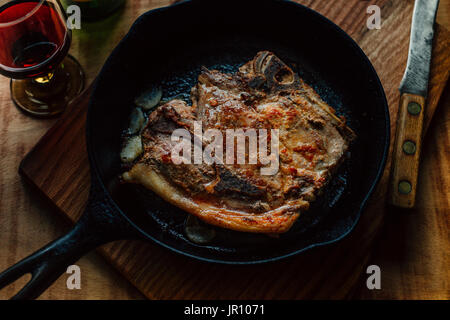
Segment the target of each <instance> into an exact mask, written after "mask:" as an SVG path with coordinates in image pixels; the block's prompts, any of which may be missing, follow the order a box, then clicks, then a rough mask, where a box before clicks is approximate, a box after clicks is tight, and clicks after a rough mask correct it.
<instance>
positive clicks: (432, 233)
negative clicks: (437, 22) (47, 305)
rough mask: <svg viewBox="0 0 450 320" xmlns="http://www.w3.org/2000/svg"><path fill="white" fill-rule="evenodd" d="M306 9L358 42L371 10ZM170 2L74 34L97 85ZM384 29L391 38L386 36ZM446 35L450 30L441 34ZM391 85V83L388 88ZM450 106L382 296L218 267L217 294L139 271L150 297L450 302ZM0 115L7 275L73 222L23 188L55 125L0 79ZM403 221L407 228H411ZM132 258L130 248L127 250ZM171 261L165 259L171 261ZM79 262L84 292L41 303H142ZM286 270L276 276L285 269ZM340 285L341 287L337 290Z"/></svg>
mask: <svg viewBox="0 0 450 320" xmlns="http://www.w3.org/2000/svg"><path fill="white" fill-rule="evenodd" d="M301 2H302V3H305V4H307V5H310V6H312V7H314V6H315V7H316V9H319V11H321V12H323V13H325V14H326V15H327V16H329V17H331V18H332V19H334V21H336V22H337V23H338V24H340V25H341V27H343V28H344V29H346V30H347V31H348V32H349V33H350V34H351V35H353V36H355V35H356V33H357V31H358V26H361V25H362V24H363V23H364V22H365V19H366V15H365V14H364V10H365V8H366V7H367V2H362V1H361V2H358V3H355V4H354V6H352V5H348V6H343V7H341V8H343V9H342V10H335V7H334V5H336V6H337V5H343V4H348V3H349V2H348V1H301ZM374 2H376V1H374ZM400 2H401V4H402V6H400V8H403V9H399V6H394V5H393V2H392V1H379V3H380V5H382V6H383V16H384V15H385V12H389V13H390V14H389V15H386V16H387V17H389V18H387V19H394V20H395V21H397V20H398V21H400V20H401V19H400V18H401V17H400V16H399V15H401V14H406V13H405V12H406V11H404V9H405V8H407V9H408V10H410V8H411V6H412V2H411V1H408V0H405V1H400ZM330 3H331V4H330ZM377 3H378V2H377ZM163 4H166V1H131V0H130V1H128V3H127V6H126V8H125V10H124V11H122V12H121V13H117V14H116V15H115V16H113V17H111V18H108V19H107V20H106V21H103V22H99V23H92V24H89V25H87V24H86V25H85V26H84V27H83V29H82V30H81V31H79V32H75V35H74V44H73V46H72V54H73V55H75V56H76V57H77V58H78V59H79V60H80V62H81V63H82V65H83V66H84V67H85V70H86V72H87V75H88V81H92V79H93V78H94V77H95V75H96V74H97V73H98V70H99V68H100V67H101V65H102V63H103V61H104V59H105V58H106V56H107V55H108V54H109V52H110V51H111V49H112V48H113V47H114V46H115V44H116V43H117V41H118V40H119V39H120V38H121V37H122V36H123V35H124V33H125V32H126V31H127V30H128V28H129V26H130V24H131V22H132V21H133V20H134V19H135V18H136V17H137V16H138V15H139V14H141V13H143V12H145V11H146V10H147V9H149V8H152V7H157V6H161V5H163ZM449 4H450V2H449V1H441V8H440V13H439V18H440V19H448V12H449V11H450V10H449ZM389 10H391V11H389ZM396 10H397V11H396ZM336 11H337V12H336ZM119 18H120V19H119ZM394 20H393V21H394ZM441 21H442V22H444V23H445V22H446V21H447V22H446V23H447V26H448V25H449V24H448V20H441ZM388 22H389V21H388ZM385 23H387V22H385ZM105 26H106V28H105ZM102 30H103V31H102ZM380 31H383V29H381V30H380ZM370 32H372V31H367V33H370ZM440 32H444V31H442V30H441V31H440ZM400 33H401V32H400V31H399V28H397V27H393V28H392V30H389V32H388V34H387V35H389V36H387V37H384V38H383V41H386V42H390V41H398V35H399V34H400ZM355 38H356V37H355ZM356 40H357V41H358V42H359V43H360V44H361V46H362V47H363V49H364V50H365V51H366V52H373V53H376V52H377V48H376V46H377V43H373V41H370V40H371V39H370V37H369V36H367V35H364V34H361V35H360V38H357V39H356ZM399 42H401V41H399ZM399 42H397V43H399ZM378 45H379V44H378ZM374 46H375V47H374ZM406 49H407V48H406V46H405V47H403V46H397V47H396V49H395V50H393V51H392V52H390V53H388V54H386V55H385V56H383V57H382V58H383V59H381V58H380V60H379V61H380V64H379V65H378V66H376V68H377V70H379V68H383V66H384V65H382V64H381V61H384V63H385V64H387V63H386V61H389V59H390V58H391V57H392V56H394V55H396V54H401V55H404V59H405V63H406V55H405V52H406V51H407V50H406ZM434 68H435V69H436V70H441V69H443V70H448V69H449V67H448V65H445V61H439V63H435V65H434ZM445 68H446V69H445ZM402 72H403V70H401V68H399V70H392V74H391V75H388V74H386V75H385V77H386V78H385V79H383V78H382V81H383V83H391V85H390V86H388V87H386V86H385V89H386V92H387V93H388V98H389V100H390V101H395V98H396V97H397V98H398V92H396V86H398V84H395V81H397V80H398V82H399V79H397V78H401V74H402ZM390 77H392V78H390ZM386 79H392V80H391V81H386ZM394 80H395V81H394ZM437 81H438V80H437ZM441 81H442V80H441ZM438 82H439V81H438ZM432 88H433V90H436V94H433V95H432V97H437V96H439V92H438V91H442V90H443V87H442V86H434V85H432ZM435 88H436V89H435ZM448 92H449V90H448V89H447V90H446V91H445V95H446V96H448ZM397 103H398V102H397ZM429 103H430V102H429ZM448 103H449V101H448V99H447V100H446V101H445V102H443V103H441V107H440V109H441V110H440V111H438V114H439V115H440V116H439V117H437V118H435V120H434V122H433V124H432V126H431V127H430V132H429V134H428V136H427V137H426V138H425V140H424V145H425V147H424V148H425V149H424V150H425V151H424V152H425V153H426V154H427V156H426V157H424V161H423V168H422V171H421V175H420V177H419V179H420V180H419V181H421V183H420V186H419V190H418V208H417V209H416V211H415V212H414V214H413V215H404V214H403V213H401V212H399V211H391V212H389V215H388V219H387V222H388V223H386V227H385V228H384V229H383V231H382V233H381V235H382V236H380V238H379V244H378V248H379V249H378V250H377V251H376V254H375V255H374V256H373V257H372V259H371V260H370V262H371V263H372V262H373V263H376V264H378V265H380V267H381V268H382V276H383V285H382V287H383V290H380V291H379V292H369V291H368V290H367V289H365V288H364V286H363V287H360V288H356V289H355V290H352V288H349V287H348V284H349V283H353V284H358V283H359V284H364V283H365V279H364V277H363V276H362V275H363V270H359V272H355V271H354V270H347V272H345V270H340V271H339V272H337V273H335V274H333V271H332V269H330V272H331V274H330V277H328V278H326V279H324V278H321V279H318V278H317V279H316V278H313V279H311V281H309V283H308V285H307V286H305V287H295V284H296V283H295V282H289V281H284V282H280V283H279V284H278V285H277V286H276V287H268V286H267V284H264V283H259V284H258V285H257V286H255V285H253V286H252V285H251V283H249V282H248V281H242V282H241V283H237V282H236V280H234V282H233V279H230V278H229V277H230V275H231V273H225V274H223V273H221V272H222V271H223V270H221V269H220V268H215V269H214V270H213V272H215V273H219V274H221V275H222V276H223V277H222V281H220V282H219V283H210V284H209V287H208V286H206V287H203V290H202V287H201V286H197V287H192V286H191V287H189V286H188V288H189V289H190V290H187V289H186V286H185V285H184V284H183V283H179V282H177V280H179V279H180V278H175V279H173V280H172V281H168V282H166V281H158V279H160V278H159V275H158V274H156V275H154V274H153V275H148V274H144V273H142V272H141V273H139V272H136V273H135V274H133V275H132V276H133V277H134V278H135V279H137V280H138V281H143V282H145V281H148V279H146V278H148V277H152V279H153V281H152V282H150V283H149V284H148V287H149V288H151V289H152V290H153V292H158V293H159V294H154V295H153V296H152V295H150V297H151V298H164V297H167V294H168V293H170V294H171V295H172V296H171V297H174V298H191V297H198V296H201V295H205V294H207V293H213V294H216V295H217V293H218V292H219V293H221V294H220V295H219V297H233V298H239V297H241V298H242V297H252V296H253V297H255V296H258V295H259V296H261V293H264V295H262V296H263V297H265V298H273V297H282V296H283V293H284V292H288V295H290V297H292V298H295V297H297V298H298V297H313V298H318V297H319V298H320V297H321V298H327V297H328V298H343V297H347V298H348V297H356V298H358V297H360V298H385V297H388V298H448V297H449V289H448V288H449V286H448V276H449V275H448V269H449V268H448V266H449V264H448V257H447V256H446V252H448V249H449V248H448V246H449V245H448V221H449V220H448V213H449V211H450V210H449V204H448V185H449V177H448V172H449V171H448V159H449V154H448V119H449V118H448ZM442 104H444V105H445V104H446V106H447V108H444V107H442ZM442 110H443V111H442ZM0 113H1V114H0V117H1V122H0V130H1V133H2V141H1V142H0V150H1V155H2V157H1V159H0V161H1V167H0V201H1V203H0V205H1V211H0V244H1V248H0V269H4V268H6V267H7V266H9V265H12V264H13V263H14V262H16V261H18V260H19V259H21V258H23V257H24V256H25V255H27V254H29V253H31V252H32V251H34V250H36V249H38V248H39V247H41V246H42V245H44V244H45V243H47V242H48V241H50V240H52V239H54V238H55V237H57V236H58V235H61V234H62V233H63V232H64V231H66V230H67V224H65V223H64V221H62V219H61V220H58V219H57V218H56V216H55V215H54V212H52V210H51V208H50V207H49V206H47V205H46V204H45V203H43V202H42V201H41V200H40V197H38V196H36V195H35V193H34V192H33V190H30V189H29V188H28V187H27V185H26V184H24V183H22V181H21V179H20V178H19V177H18V175H17V169H18V164H19V162H20V160H21V159H22V158H23V156H24V155H25V154H26V153H27V152H28V151H29V150H30V149H31V148H32V146H33V145H34V144H35V143H36V142H37V140H38V138H39V137H40V136H41V135H42V134H43V133H44V132H45V131H46V130H47V129H48V128H49V127H51V126H52V125H53V124H54V122H55V120H35V119H31V118H28V117H26V116H24V115H23V114H21V113H20V112H19V111H18V110H16V109H15V108H14V107H13V106H12V103H11V102H10V97H9V92H8V80H7V79H4V78H2V79H0ZM79 116H80V117H81V116H82V114H81V113H80V115H79ZM429 120H430V119H428V120H426V123H429ZM427 121H428V122H427ZM80 130H82V128H80ZM72 143H73V146H74V147H75V148H74V149H75V150H76V148H78V147H77V146H79V144H78V143H77V141H72ZM49 151H51V150H49ZM66 157H67V161H71V162H73V163H77V161H80V159H79V157H80V154H79V153H76V152H75V153H73V154H69V155H67V156H66ZM85 188H87V185H85ZM85 193H86V190H85V189H80V192H79V194H78V197H81V198H82V197H83V194H85ZM81 198H80V199H81ZM75 199H78V198H75ZM379 199H380V198H377V197H376V196H375V197H374V199H373V200H372V201H373V202H377V200H379ZM78 200H79V199H78ZM78 200H77V201H78ZM77 201H75V202H69V203H65V204H64V205H65V206H69V207H70V206H73V205H74V204H77V203H78V202H77ZM373 217H374V219H375V222H376V221H377V219H379V217H377V216H376V209H374V213H373ZM405 217H406V219H405ZM414 218H416V219H414ZM391 219H393V221H391ZM405 220H406V222H407V223H404V222H405ZM369 227H370V226H369ZM397 231H398V232H397ZM349 239H350V238H349ZM364 240H365V241H363V242H362V243H361V245H365V244H366V243H369V242H370V243H371V242H373V241H372V240H373V239H364ZM349 241H351V239H350V240H349ZM393 244H395V245H393ZM339 245H341V243H340V244H337V246H339ZM142 248H143V246H142V244H140V243H135V244H134V245H131V249H132V250H133V254H137V255H140V254H145V252H142V250H143V249H142ZM124 249H125V248H124V247H123V243H114V244H113V245H111V246H109V250H113V251H114V252H116V253H117V252H121V251H122V252H123V251H124ZM324 249H325V248H324ZM125 251H131V250H130V248H128V249H127V250H125ZM318 251H323V252H321V253H314V255H316V254H317V255H318V256H320V254H322V256H321V257H322V261H327V260H333V259H334V260H336V259H337V258H339V259H341V260H343V261H345V260H346V258H348V257H352V259H356V260H357V259H358V258H359V257H358V256H354V255H352V252H348V253H346V254H345V255H338V253H339V250H338V248H336V247H333V246H332V247H329V248H328V249H326V250H322V249H320V250H318ZM164 254H165V253H164ZM310 255H312V254H311V253H308V254H307V255H305V259H308V258H309V257H310ZM158 257H162V256H156V258H158ZM164 257H165V258H167V257H166V256H164ZM113 259H117V261H119V262H120V263H123V262H125V261H127V260H130V257H129V256H127V255H121V256H117V257H113ZM160 263H162V262H160ZM181 263H186V264H187V265H188V266H189V264H192V263H193V262H192V261H185V260H182V261H181V260H180V257H177V256H170V257H168V258H167V259H166V260H165V261H164V268H165V269H168V270H167V271H166V272H168V273H170V272H171V273H172V274H179V273H180V271H179V269H178V268H177V266H179V265H180V264H181ZM368 263H369V261H360V262H359V264H358V265H360V266H363V265H366V264H368ZM78 264H79V265H80V266H81V268H82V290H75V291H70V290H67V288H66V285H65V277H64V276H63V277H61V278H60V279H59V280H58V281H57V282H56V283H55V284H54V285H53V286H52V287H51V288H50V289H49V290H48V291H47V292H46V293H45V294H44V295H43V296H42V297H41V298H43V299H97V298H99V299H126V298H140V297H142V296H141V295H140V294H139V293H138V292H137V291H136V290H135V289H134V288H133V287H132V286H130V285H129V284H128V283H127V282H126V281H124V279H123V278H121V277H120V276H118V275H117V273H115V271H114V270H113V269H112V268H110V267H109V266H108V265H107V264H106V263H104V261H102V260H101V259H99V258H98V257H97V256H96V255H95V254H90V255H88V256H87V257H85V258H83V259H82V260H81V261H80V262H79V263H78ZM161 266H162V264H161V265H156V266H155V268H156V269H155V270H161V269H162V268H161ZM130 267H131V266H130ZM158 267H159V269H158ZM191 267H192V266H191ZM196 267H198V269H197V270H195V271H196V272H195V273H190V274H185V275H183V276H184V279H186V278H187V279H188V281H190V282H191V283H194V284H198V283H200V284H201V283H204V282H202V279H201V276H202V275H203V274H204V272H202V271H205V270H207V269H208V270H209V266H205V265H203V264H199V265H196ZM278 268H281V269H288V271H289V270H290V269H292V270H291V272H293V273H295V272H297V271H298V270H296V268H295V264H289V262H283V263H281V264H280V266H279V267H278ZM278 268H276V270H279V269H278ZM183 270H189V268H186V269H185V268H183ZM276 270H275V269H274V270H272V271H276ZM122 271H124V270H122ZM240 271H242V272H244V275H246V274H253V273H256V274H257V275H258V276H260V277H264V276H266V275H267V272H268V270H267V269H266V270H265V269H264V268H263V267H261V268H259V267H257V268H254V269H251V268H242V270H240ZM304 271H305V272H309V273H310V274H311V273H313V271H314V269H313V267H312V266H310V267H309V270H308V268H307V267H306V269H304ZM209 272H211V270H209ZM297 274H298V273H297ZM349 279H350V280H349ZM233 286H239V288H240V289H239V290H238V292H237V291H236V290H234V291H233V289H232V288H233ZM18 287H19V284H16V285H11V286H10V287H9V288H7V289H6V290H3V291H2V292H0V298H6V297H8V296H11V295H12V294H13V292H14V291H15V290H17V289H18ZM336 288H342V289H341V290H336ZM199 291H201V292H199ZM174 292H175V293H176V294H174ZM285 297H286V296H285ZM288 297H289V296H288Z"/></svg>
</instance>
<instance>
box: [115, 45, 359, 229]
mask: <svg viewBox="0 0 450 320" xmlns="http://www.w3.org/2000/svg"><path fill="white" fill-rule="evenodd" d="M191 98H192V106H189V105H187V104H186V103H185V102H184V101H181V100H172V101H170V102H168V103H165V104H164V105H161V106H159V107H158V108H157V109H156V110H155V111H153V112H152V113H151V114H150V116H149V121H148V124H147V126H146V127H145V129H144V130H143V132H142V141H143V146H144V153H143V156H142V157H141V158H140V159H139V160H138V161H136V162H135V163H134V165H133V166H132V168H131V170H129V171H128V172H126V173H125V174H124V175H123V178H124V180H125V181H126V182H132V183H139V184H142V185H143V186H145V187H147V188H149V189H151V190H153V191H154V192H156V193H157V194H158V195H160V196H161V197H162V198H164V199H166V200H167V201H169V202H171V203H173V204H174V205H176V206H178V207H180V208H182V209H184V210H186V211H187V212H189V213H191V214H193V215H195V216H197V217H199V218H200V219H202V220H203V221H205V222H207V223H210V224H213V225H216V226H220V227H224V228H229V229H233V230H238V231H244V232H257V233H283V232H286V231H288V230H289V228H290V227H291V226H292V224H293V223H294V222H295V220H296V219H297V218H298V216H299V214H300V213H301V212H304V211H306V210H307V209H308V207H309V203H310V202H311V201H314V199H315V196H316V195H317V193H318V192H319V191H320V190H321V189H322V188H323V187H324V185H325V184H326V183H327V182H328V181H329V179H330V176H331V174H332V173H333V171H334V170H335V168H336V167H337V166H338V165H339V164H340V163H341V162H342V160H343V159H344V157H345V153H346V151H347V149H348V145H349V142H350V141H351V140H352V139H354V137H355V135H354V133H353V131H352V130H351V129H350V128H348V127H347V126H346V125H345V123H344V121H343V120H341V119H340V118H338V117H337V116H336V115H335V113H334V110H333V109H332V108H331V107H330V106H328V105H327V104H326V103H325V102H324V101H323V100H322V99H321V98H320V97H319V96H318V95H317V93H316V92H315V91H314V90H313V89H312V88H311V87H309V86H308V85H307V84H305V83H304V82H303V81H302V80H301V79H300V78H299V77H298V75H297V74H295V73H294V72H293V71H292V70H291V69H290V68H289V67H288V66H287V65H286V64H284V63H283V62H282V61H281V60H280V59H279V58H277V57H276V56H275V55H274V54H273V53H271V52H267V51H263V52H259V53H258V54H257V55H256V57H255V58H254V59H253V60H252V61H250V62H248V63H246V64H245V65H243V66H242V67H241V68H240V70H239V72H237V73H235V74H224V73H221V72H219V71H216V70H207V69H206V68H204V70H203V71H202V73H201V74H200V76H199V78H198V83H197V85H196V86H195V87H194V88H193V89H192V93H191ZM198 121H201V127H200V128H197V129H196V123H197V122H198ZM239 128H242V129H243V130H244V132H247V131H246V130H248V129H256V130H258V129H267V130H268V132H269V133H270V132H271V131H270V130H271V129H277V130H278V132H279V137H278V138H279V143H278V150H279V154H276V153H275V155H276V156H277V157H279V162H277V163H276V164H277V170H276V172H274V173H273V174H271V175H265V174H262V171H261V168H262V167H264V166H265V164H262V163H261V162H262V161H261V160H260V159H258V160H257V161H256V163H255V162H254V164H250V163H251V162H250V161H249V159H250V156H251V155H252V153H253V151H252V150H250V149H249V148H250V147H249V146H248V145H246V146H245V154H246V159H247V161H246V162H245V164H236V163H233V164H230V163H229V162H227V161H224V162H223V163H217V162H216V163H212V164H207V163H205V162H202V163H201V164H188V163H186V164H184V163H182V164H175V163H174V161H173V159H172V150H173V148H174V147H175V145H176V143H174V142H173V141H172V139H171V135H172V133H173V132H174V130H176V129H186V130H187V131H188V132H189V133H191V134H192V140H193V141H194V136H195V135H197V137H198V132H199V131H198V129H200V133H204V132H206V131H207V130H208V129H216V130H218V131H219V132H220V133H223V137H225V136H226V134H227V129H239ZM196 130H197V131H196ZM274 139H276V136H272V133H271V134H269V135H268V142H267V144H268V145H269V146H267V148H268V149H271V148H273V146H272V145H271V144H270V142H269V141H275V140H274ZM198 141H199V140H197V142H198ZM209 142H212V141H211V139H209V140H208V139H207V138H204V139H203V140H202V141H200V146H201V147H205V146H206V145H207V144H208V143H209ZM223 143H224V144H225V139H224V141H223ZM197 146H198V144H197ZM194 148H195V147H192V150H191V151H193V152H192V153H194ZM225 148H226V146H225V145H224V150H225ZM272 151H276V150H272ZM259 152H262V151H261V150H259ZM264 152H266V154H270V151H269V150H264ZM235 157H236V156H235ZM234 160H236V159H234ZM272 160H273V159H272Z"/></svg>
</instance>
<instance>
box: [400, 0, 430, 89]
mask: <svg viewBox="0 0 450 320" xmlns="http://www.w3.org/2000/svg"><path fill="white" fill-rule="evenodd" d="M438 7H439V0H416V3H415V5H414V12H413V19H412V27H411V36H410V44H409V53H408V62H407V64H406V71H405V74H404V76H403V79H402V82H401V84H400V88H399V89H400V92H401V93H411V94H417V95H420V96H423V97H426V96H427V93H428V79H429V75H430V64H431V51H432V47H433V37H434V22H435V21H436V14H437V10H438Z"/></svg>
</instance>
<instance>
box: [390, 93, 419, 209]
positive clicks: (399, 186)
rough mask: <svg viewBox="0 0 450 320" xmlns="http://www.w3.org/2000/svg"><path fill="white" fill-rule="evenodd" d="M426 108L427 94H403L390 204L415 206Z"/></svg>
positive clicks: (402, 206)
mask: <svg viewBox="0 0 450 320" xmlns="http://www.w3.org/2000/svg"><path fill="white" fill-rule="evenodd" d="M424 110H425V98H424V97H422V96H418V95H414V94H409V93H403V94H402V96H401V99H400V108H399V114H398V120H397V132H396V137H395V144H394V153H393V158H392V176H391V186H390V203H391V204H392V205H394V206H397V207H401V208H413V207H414V205H415V200H416V190H417V177H418V174H419V161H420V151H421V149H422V137H423V122H424V121H423V119H424V113H425V112H424Z"/></svg>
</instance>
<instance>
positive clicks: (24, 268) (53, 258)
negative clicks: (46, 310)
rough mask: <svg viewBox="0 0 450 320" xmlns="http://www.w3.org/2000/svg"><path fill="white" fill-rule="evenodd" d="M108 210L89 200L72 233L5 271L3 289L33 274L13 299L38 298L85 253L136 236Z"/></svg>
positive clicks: (0, 276)
mask: <svg viewBox="0 0 450 320" xmlns="http://www.w3.org/2000/svg"><path fill="white" fill-rule="evenodd" d="M109 208H110V207H109V206H108V205H107V204H105V203H104V202H101V201H96V202H91V201H90V202H89V203H88V205H87V207H86V210H85V212H84V214H83V216H82V217H81V218H80V220H79V221H78V222H77V224H76V225H75V226H74V227H73V229H72V230H71V231H69V232H68V233H67V234H66V235H64V236H62V237H61V238H59V239H57V240H55V241H53V242H51V243H49V244H48V245H46V246H45V247H43V248H42V249H40V250H38V251H37V252H35V253H33V254H31V255H30V256H28V257H27V258H25V259H23V260H22V261H20V262H18V263H17V264H15V265H14V266H12V267H10V268H9V269H7V270H6V271H4V272H2V273H1V274H0V290H1V289H3V288H4V287H6V286H7V285H9V284H11V283H13V282H14V281H16V280H17V279H19V278H20V277H22V276H23V275H25V274H28V273H31V276H32V277H31V280H30V281H29V282H28V283H27V284H26V285H25V287H23V288H22V289H21V290H20V291H19V292H18V293H17V294H16V295H15V296H14V297H12V298H11V299H12V300H30V299H36V298H37V297H39V296H40V295H41V294H42V293H43V292H44V291H45V290H46V289H47V288H48V287H49V286H50V285H51V284H52V283H53V282H54V281H56V279H58V278H59V276H61V275H62V274H63V273H64V272H65V271H66V269H67V267H68V266H69V265H71V264H73V263H75V262H76V261H77V260H78V259H79V258H81V257H82V256H83V255H84V254H85V253H87V252H89V251H91V250H92V249H94V248H96V247H97V246H99V245H102V244H105V243H108V242H111V241H114V240H120V239H129V238H133V237H135V235H136V231H134V230H133V228H132V227H131V226H130V224H129V223H128V222H127V221H125V219H123V218H122V217H121V216H119V215H118V214H116V213H114V212H113V211H112V209H109Z"/></svg>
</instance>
